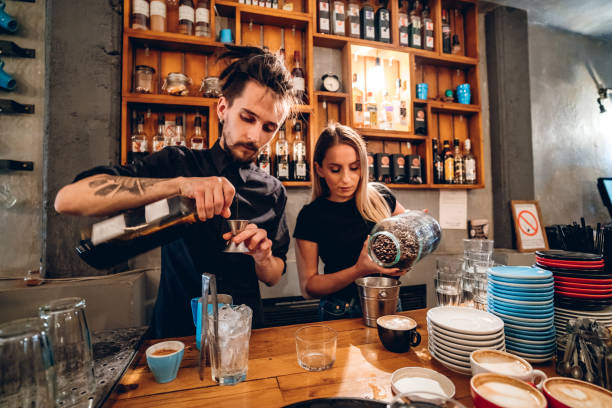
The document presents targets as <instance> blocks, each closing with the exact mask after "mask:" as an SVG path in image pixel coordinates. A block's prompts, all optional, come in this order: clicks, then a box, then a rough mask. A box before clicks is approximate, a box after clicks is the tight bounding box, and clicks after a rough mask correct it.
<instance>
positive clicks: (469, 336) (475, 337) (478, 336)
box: [427, 319, 503, 341]
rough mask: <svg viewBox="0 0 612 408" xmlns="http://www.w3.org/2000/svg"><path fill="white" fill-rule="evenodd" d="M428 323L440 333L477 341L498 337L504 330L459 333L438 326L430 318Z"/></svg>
mask: <svg viewBox="0 0 612 408" xmlns="http://www.w3.org/2000/svg"><path fill="white" fill-rule="evenodd" d="M427 323H428V325H429V327H432V328H434V329H435V330H436V331H437V332H438V333H443V334H446V335H447V336H452V337H454V338H457V339H463V340H476V341H483V340H493V339H496V338H498V337H499V336H500V335H501V334H502V331H503V330H502V331H500V332H498V333H493V334H464V333H458V332H455V331H452V330H446V329H445V328H443V327H440V326H438V325H437V324H435V323H434V322H432V321H430V320H429V319H427Z"/></svg>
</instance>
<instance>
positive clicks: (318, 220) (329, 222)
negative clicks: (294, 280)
mask: <svg viewBox="0 0 612 408" xmlns="http://www.w3.org/2000/svg"><path fill="white" fill-rule="evenodd" d="M376 188H377V190H378V191H379V192H380V193H381V194H382V196H383V198H384V199H385V200H386V201H387V204H388V205H389V208H390V209H391V213H393V211H395V204H396V202H397V200H396V198H395V196H393V194H392V193H391V191H389V189H387V188H386V187H384V186H380V187H379V186H376ZM374 225H375V223H374V222H372V221H366V220H364V219H363V217H362V216H361V214H360V213H359V211H357V207H356V205H355V199H354V198H353V199H351V200H349V201H345V202H342V203H338V202H334V201H330V200H328V199H327V198H324V197H319V198H317V199H316V200H314V201H313V202H311V203H310V204H307V205H305V206H304V208H302V210H301V211H300V214H299V215H298V218H297V222H296V225H295V231H294V232H293V237H294V238H297V239H303V240H306V241H311V242H315V243H317V244H318V249H319V257H321V260H322V261H323V263H324V264H325V269H324V273H325V274H328V273H334V272H338V271H340V270H342V269H346V268H348V267H351V266H353V265H355V263H356V262H357V259H359V254H360V252H361V248H362V247H363V243H364V242H365V240H366V238H367V237H368V234H369V233H370V231H371V230H372V228H373V227H374ZM357 296H358V294H357V286H356V285H355V283H351V284H350V285H349V286H347V287H345V288H344V289H342V290H340V291H338V292H336V293H334V294H332V295H327V296H325V298H330V297H333V298H339V299H342V300H350V299H352V298H357Z"/></svg>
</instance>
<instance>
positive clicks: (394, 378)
mask: <svg viewBox="0 0 612 408" xmlns="http://www.w3.org/2000/svg"><path fill="white" fill-rule="evenodd" d="M404 378H410V379H414V380H416V379H427V380H431V381H435V382H436V383H438V384H439V386H440V388H441V389H442V390H443V391H444V394H445V395H446V397H447V398H453V397H454V396H455V384H453V382H452V381H451V380H450V379H449V378H448V377H447V376H445V375H442V374H440V373H439V372H437V371H434V370H430V369H428V368H423V367H402V368H400V369H398V370H395V371H394V372H393V374H391V390H393V392H394V393H395V394H400V393H402V392H413V391H428V392H429V390H428V389H427V388H426V387H423V386H422V385H421V384H419V382H416V383H415V384H413V388H411V389H410V390H407V389H401V388H399V387H397V386H396V382H398V381H400V380H402V379H404ZM421 382H423V381H422V380H421Z"/></svg>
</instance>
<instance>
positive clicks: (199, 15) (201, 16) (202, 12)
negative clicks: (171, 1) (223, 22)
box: [195, 7, 210, 23]
mask: <svg viewBox="0 0 612 408" xmlns="http://www.w3.org/2000/svg"><path fill="white" fill-rule="evenodd" d="M195 18H196V23H210V11H209V10H208V9H207V8H204V7H200V8H199V9H196V13H195Z"/></svg>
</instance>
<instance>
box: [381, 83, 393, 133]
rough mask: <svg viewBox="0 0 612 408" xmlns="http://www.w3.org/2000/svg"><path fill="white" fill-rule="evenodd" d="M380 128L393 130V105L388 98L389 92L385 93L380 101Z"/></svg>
mask: <svg viewBox="0 0 612 408" xmlns="http://www.w3.org/2000/svg"><path fill="white" fill-rule="evenodd" d="M380 116H381V117H380V121H381V123H380V128H381V129H386V130H391V129H393V104H392V103H391V99H390V98H389V92H388V91H385V95H384V97H383V101H382V114H381V115H380Z"/></svg>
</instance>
